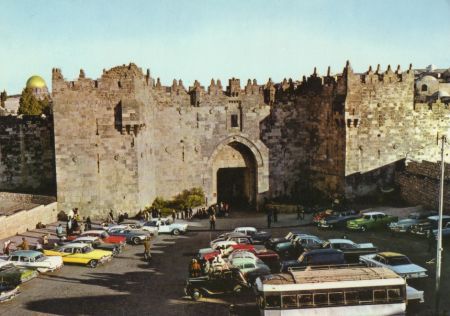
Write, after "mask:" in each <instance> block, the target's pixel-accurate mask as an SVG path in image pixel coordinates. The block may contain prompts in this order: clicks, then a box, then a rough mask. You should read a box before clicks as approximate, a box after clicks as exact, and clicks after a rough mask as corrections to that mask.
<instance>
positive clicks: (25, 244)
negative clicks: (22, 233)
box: [17, 237, 30, 250]
mask: <svg viewBox="0 0 450 316" xmlns="http://www.w3.org/2000/svg"><path fill="white" fill-rule="evenodd" d="M17 248H20V249H22V250H30V245H29V244H28V241H27V240H26V238H25V237H22V243H21V244H19V245H18V246H17Z"/></svg>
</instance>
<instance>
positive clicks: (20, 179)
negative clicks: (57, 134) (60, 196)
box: [0, 116, 56, 194]
mask: <svg viewBox="0 0 450 316" xmlns="http://www.w3.org/2000/svg"><path fill="white" fill-rule="evenodd" d="M0 190H4V191H15V192H36V193H46V194H48V193H52V194H54V193H55V190H56V185H55V151H54V143H53V121H52V118H41V117H27V116H25V117H22V118H19V117H15V116H4V117H0Z"/></svg>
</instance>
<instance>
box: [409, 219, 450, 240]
mask: <svg viewBox="0 0 450 316" xmlns="http://www.w3.org/2000/svg"><path fill="white" fill-rule="evenodd" d="M438 221H439V216H437V215H435V216H428V218H427V220H426V221H424V222H422V223H419V224H415V225H412V226H411V229H410V232H411V233H412V234H415V235H421V236H427V237H429V234H430V232H431V231H432V230H435V229H437V228H438ZM449 222H450V216H449V215H443V216H442V227H445V226H446V225H447V223H449Z"/></svg>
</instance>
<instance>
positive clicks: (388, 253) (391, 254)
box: [378, 251, 406, 258]
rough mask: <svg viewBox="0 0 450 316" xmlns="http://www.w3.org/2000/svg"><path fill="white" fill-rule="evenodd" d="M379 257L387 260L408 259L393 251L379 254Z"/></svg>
mask: <svg viewBox="0 0 450 316" xmlns="http://www.w3.org/2000/svg"><path fill="white" fill-rule="evenodd" d="M378 255H379V256H382V257H385V258H392V257H406V256H405V255H403V254H401V253H398V252H393V251H384V252H380V253H378Z"/></svg>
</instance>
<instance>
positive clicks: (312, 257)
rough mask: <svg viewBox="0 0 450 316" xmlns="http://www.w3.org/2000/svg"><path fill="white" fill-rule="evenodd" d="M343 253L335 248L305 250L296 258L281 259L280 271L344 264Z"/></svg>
mask: <svg viewBox="0 0 450 316" xmlns="http://www.w3.org/2000/svg"><path fill="white" fill-rule="evenodd" d="M345 263H346V261H345V257H344V253H343V252H342V251H340V250H336V249H314V250H306V251H305V252H304V253H303V254H302V255H301V256H300V257H299V258H298V259H297V260H289V261H283V262H282V263H281V266H280V271H281V272H287V271H288V268H294V267H307V266H322V265H335V264H345Z"/></svg>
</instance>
